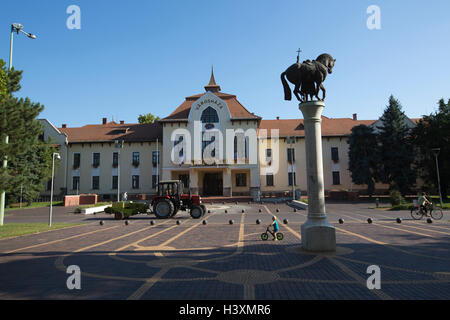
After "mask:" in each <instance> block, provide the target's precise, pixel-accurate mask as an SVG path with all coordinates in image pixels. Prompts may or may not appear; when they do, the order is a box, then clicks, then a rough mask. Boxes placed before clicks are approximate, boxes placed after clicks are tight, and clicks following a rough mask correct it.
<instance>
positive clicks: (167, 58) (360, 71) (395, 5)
mask: <svg viewBox="0 0 450 320" xmlns="http://www.w3.org/2000/svg"><path fill="white" fill-rule="evenodd" d="M72 4H75V5H78V6H79V7H80V9H81V30H69V29H68V28H67V27H66V20H67V18H68V17H69V14H67V13H66V8H67V7H68V6H69V5H72ZM373 4H374V5H378V6H379V7H380V9H381V30H368V28H367V27H366V20H367V18H368V17H369V15H368V14H367V13H366V9H367V7H368V6H369V5H373ZM449 12H450V2H449V1H448V0H431V1H406V0H396V1H382V0H371V1H365V0H340V1H332V0H330V1H326V0H323V1H320V2H319V1H317V3H316V2H313V1H299V0H280V1H275V0H239V1H238V0H223V1H218V0H210V1H205V0H183V1H181V0H178V1H170V0H169V1H168V0H164V1H159V0H158V1H157V0H130V1H106V0H84V1H76V0H71V1H66V0H40V1H35V0H21V1H20V2H13V1H4V2H3V3H2V10H1V11H0V28H1V29H2V30H3V31H2V32H0V58H2V59H3V60H5V61H8V59H9V37H10V33H9V30H10V24H11V23H12V22H20V23H21V24H23V25H24V30H25V31H28V32H31V33H35V34H36V35H37V36H38V39H37V40H30V39H28V38H26V37H25V36H23V35H20V36H15V39H14V55H13V64H14V66H15V68H17V69H21V70H24V77H23V83H22V90H21V91H20V93H19V96H28V97H30V98H31V99H32V100H33V101H38V102H40V103H42V104H44V105H45V110H44V112H43V113H42V114H41V117H42V118H48V119H49V120H50V121H51V122H53V123H54V124H55V125H57V126H61V124H63V123H67V124H68V125H69V126H81V125H84V124H91V123H100V122H101V118H102V117H107V118H108V119H111V118H112V117H114V119H115V120H116V121H118V120H125V121H126V122H131V123H135V122H136V121H137V117H138V115H139V114H142V113H148V112H151V113H153V114H155V115H158V116H160V117H165V116H167V115H169V114H170V113H171V112H172V111H173V110H174V109H175V108H176V107H178V106H179V105H180V104H181V103H182V102H183V100H184V98H185V97H186V96H189V95H193V94H197V93H201V92H204V89H203V87H204V85H206V84H207V83H208V81H209V76H210V72H211V65H214V70H215V76H216V80H217V83H218V84H219V85H220V86H221V87H222V91H223V92H226V93H232V94H236V95H237V96H238V99H239V100H240V101H241V103H242V104H243V105H244V106H246V107H247V108H248V109H249V110H250V111H251V112H255V113H256V114H258V115H260V116H262V117H263V118H265V119H274V118H275V117H277V116H279V117H281V118H298V117H300V111H299V110H298V106H297V102H296V101H290V102H287V101H284V100H283V89H282V86H281V82H280V74H281V73H282V72H283V71H284V70H285V69H286V68H287V67H288V66H290V65H291V64H292V63H294V62H295V60H296V51H297V49H298V48H301V49H302V51H303V52H302V59H307V58H308V59H314V58H316V57H317V56H318V55H319V54H321V53H325V52H327V53H330V54H331V55H333V56H334V57H335V58H336V59H337V61H336V67H335V69H334V72H333V74H332V75H330V76H329V77H328V78H327V80H326V82H325V86H326V88H327V100H326V109H325V111H324V115H326V116H328V117H334V118H340V117H351V116H352V114H353V113H358V117H359V119H377V118H379V117H380V116H381V114H382V112H383V110H384V108H385V106H386V104H387V101H388V98H389V95H390V94H393V95H394V96H395V97H396V98H397V99H399V100H400V102H401V103H402V105H403V108H404V111H405V113H406V114H407V115H408V116H409V117H420V116H421V115H423V114H429V113H431V112H433V111H435V110H436V103H437V101H438V100H439V99H440V98H442V97H443V98H446V99H448V98H450V78H449V74H450V72H449V71H450V64H449V56H450V54H449V52H450V41H449V35H450V19H449V18H448V13H449Z"/></svg>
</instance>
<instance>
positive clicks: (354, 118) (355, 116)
mask: <svg viewBox="0 0 450 320" xmlns="http://www.w3.org/2000/svg"><path fill="white" fill-rule="evenodd" d="M356 120H358V114H357V113H354V114H353V121H356Z"/></svg>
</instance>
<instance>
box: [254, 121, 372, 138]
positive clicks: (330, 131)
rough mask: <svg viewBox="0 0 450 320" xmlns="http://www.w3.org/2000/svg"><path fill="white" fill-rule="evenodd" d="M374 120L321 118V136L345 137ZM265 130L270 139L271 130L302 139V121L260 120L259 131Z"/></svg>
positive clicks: (303, 129) (303, 131)
mask: <svg viewBox="0 0 450 320" xmlns="http://www.w3.org/2000/svg"><path fill="white" fill-rule="evenodd" d="M374 122H375V120H353V119H350V118H339V119H332V118H327V117H325V116H322V136H324V137H333V136H347V135H350V133H351V130H352V128H353V127H355V126H359V125H361V124H364V125H366V126H368V125H371V124H372V123H374ZM261 129H266V130H267V136H268V137H270V130H271V129H278V130H279V137H289V136H296V137H304V136H305V128H304V126H303V119H280V120H261V124H260V126H259V130H261Z"/></svg>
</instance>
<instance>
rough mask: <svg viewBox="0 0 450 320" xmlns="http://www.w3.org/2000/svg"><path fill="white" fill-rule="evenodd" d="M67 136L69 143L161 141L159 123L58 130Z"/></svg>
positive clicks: (91, 126) (105, 125)
mask: <svg viewBox="0 0 450 320" xmlns="http://www.w3.org/2000/svg"><path fill="white" fill-rule="evenodd" d="M58 130H59V131H61V132H62V133H65V134H66V135H67V139H68V141H69V143H84V142H114V140H121V139H123V140H124V141H125V142H128V141H130V142H148V141H156V139H159V140H160V141H161V139H162V126H161V125H160V124H159V123H146V124H118V123H116V122H114V121H111V122H108V123H107V124H98V125H86V126H83V127H80V128H58Z"/></svg>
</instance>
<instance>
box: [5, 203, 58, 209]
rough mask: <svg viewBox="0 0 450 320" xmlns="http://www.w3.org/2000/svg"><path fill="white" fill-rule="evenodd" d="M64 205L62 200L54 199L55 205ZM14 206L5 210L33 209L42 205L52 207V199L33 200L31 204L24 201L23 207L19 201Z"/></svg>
mask: <svg viewBox="0 0 450 320" xmlns="http://www.w3.org/2000/svg"><path fill="white" fill-rule="evenodd" d="M62 205H63V202H62V201H53V206H54V207H60V206H62ZM12 206H13V207H12V208H5V211H13V210H21V209H33V208H41V207H50V201H47V202H33V203H32V204H31V206H28V205H27V204H26V203H22V208H20V207H19V204H18V203H15V204H13V205H12Z"/></svg>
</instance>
